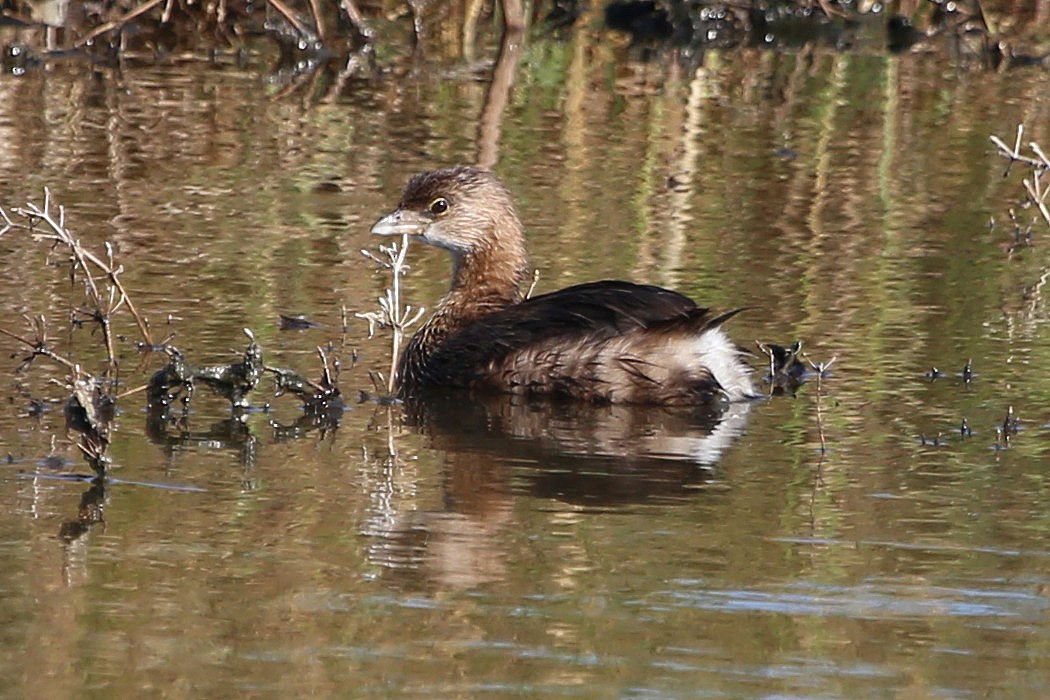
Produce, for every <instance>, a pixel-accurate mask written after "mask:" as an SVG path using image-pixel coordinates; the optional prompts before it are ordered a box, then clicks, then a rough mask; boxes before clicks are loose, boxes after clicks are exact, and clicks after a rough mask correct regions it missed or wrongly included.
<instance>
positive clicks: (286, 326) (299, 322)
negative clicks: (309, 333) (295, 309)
mask: <svg viewBox="0 0 1050 700" xmlns="http://www.w3.org/2000/svg"><path fill="white" fill-rule="evenodd" d="M279 319H280V325H279V327H280V329H281V330H282V331H302V330H309V329H311V328H320V324H319V323H315V322H313V321H311V320H310V319H308V318H307V317H306V316H287V315H285V314H279Z"/></svg>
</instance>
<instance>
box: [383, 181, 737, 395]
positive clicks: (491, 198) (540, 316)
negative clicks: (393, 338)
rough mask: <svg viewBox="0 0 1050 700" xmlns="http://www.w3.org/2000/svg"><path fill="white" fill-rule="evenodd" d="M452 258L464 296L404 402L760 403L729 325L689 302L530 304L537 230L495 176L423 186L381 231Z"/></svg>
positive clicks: (561, 294)
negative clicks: (450, 392)
mask: <svg viewBox="0 0 1050 700" xmlns="http://www.w3.org/2000/svg"><path fill="white" fill-rule="evenodd" d="M372 233H373V234H377V235H382V236H397V235H403V234H409V235H410V236H412V237H413V238H418V239H419V240H421V241H423V242H425V243H428V244H430V245H432V246H436V247H438V248H443V249H444V250H446V251H448V252H449V253H450V254H451V256H452V284H451V287H450V288H449V291H448V292H447V293H446V294H445V296H444V297H443V298H442V299H441V300H440V301H439V302H438V304H437V306H436V308H435V310H434V313H433V315H432V316H431V317H430V318H429V320H427V321H426V323H425V324H424V325H423V326H422V327H421V328H420V330H419V331H418V332H417V333H416V334H415V335H414V336H413V337H412V339H411V340H410V341H409V343H408V345H407V346H406V347H405V350H404V352H403V353H402V355H401V357H400V359H399V361H398V367H397V373H396V385H397V387H398V391H399V395H400V396H402V397H403V398H412V397H415V396H417V395H418V394H420V393H421V392H424V391H429V390H435V389H438V390H444V389H472V390H479V391H483V390H495V391H501V392H511V393H517V394H546V395H550V396H553V397H560V398H570V399H578V400H584V401H590V402H596V403H630V404H655V405H668V406H694V405H695V406H717V405H720V404H724V403H725V402H726V401H727V400H728V401H739V400H743V399H747V398H750V397H751V395H752V387H751V379H750V368H749V367H748V366H747V364H746V363H745V362H743V360H742V354H743V353H744V351H743V350H741V349H740V348H738V347H737V346H736V345H735V344H734V343H733V342H732V341H731V340H730V339H729V337H728V336H727V335H726V333H725V332H724V331H723V330H722V324H723V322H725V321H726V320H727V319H728V318H730V317H731V316H733V315H734V314H735V313H736V311H729V312H728V313H723V314H721V315H717V314H713V313H712V312H710V311H709V310H708V309H705V308H701V307H699V306H697V305H696V304H695V303H694V302H693V301H692V300H691V299H689V298H688V297H686V296H683V295H682V294H679V293H677V292H674V291H671V290H669V289H664V288H661V287H656V286H652V285H646V284H634V283H632V282H622V281H614V280H604V281H600V282H589V283H585V284H578V285H575V286H572V287H567V288H565V289H561V290H558V291H556V292H550V293H548V294H543V295H540V296H535V297H532V298H529V299H526V298H525V296H524V294H523V292H522V287H523V285H524V283H525V281H526V277H527V276H528V271H529V262H528V255H527V253H526V249H525V229H524V227H523V226H522V223H521V220H520V219H519V218H518V214H517V211H516V210H515V207H514V202H513V201H512V198H511V195H510V193H509V192H508V190H507V188H506V187H505V186H504V185H503V183H502V182H501V181H500V179H499V178H498V177H497V176H496V175H495V174H494V173H492V172H491V171H488V170H485V169H482V168H476V167H471V166H463V165H461V166H456V167H451V168H444V169H441V170H433V171H430V172H425V173H420V174H418V175H415V176H414V177H412V178H411V179H410V180H409V181H408V184H407V186H406V187H405V190H404V193H403V194H402V196H401V201H400V202H399V203H398V205H397V208H396V209H395V210H394V211H392V212H391V213H389V214H387V215H386V216H384V217H383V218H381V219H380V220H379V221H377V222H376V223H375V225H374V226H373V227H372Z"/></svg>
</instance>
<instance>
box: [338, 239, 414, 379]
mask: <svg viewBox="0 0 1050 700" xmlns="http://www.w3.org/2000/svg"><path fill="white" fill-rule="evenodd" d="M379 252H380V255H376V254H375V253H373V252H371V251H369V250H362V251H361V255H364V256H365V257H366V258H368V259H369V260H371V261H372V262H374V263H375V264H376V265H378V266H379V267H380V269H383V270H389V271H390V274H391V277H392V278H393V279H392V280H391V282H390V286H389V287H387V289H386V292H385V293H384V294H383V296H381V297H379V298H378V299H377V301H378V303H379V309H378V310H376V311H367V312H362V313H356V314H354V316H356V317H357V318H362V319H364V320H365V321H367V322H368V337H369V338H372V337H373V336H375V331H376V327H379V328H389V329H390V331H391V339H390V371H389V373H388V374H387V376H386V378H385V381H386V390H387V394H389V395H393V394H394V389H395V382H396V375H397V361H398V358H399V357H400V356H401V347H402V345H403V343H404V338H405V332H406V331H407V330H408V329H409V328H410V327H412V326H413V325H415V324H416V323H417V322H418V321H419V319H420V318H422V317H423V314H424V312H425V311H426V309H424V308H423V307H419V308H418V309H413V308H412V307H411V306H410V305H405V306H402V304H401V278H402V277H403V276H404V275H405V274H406V273H407V272H408V265H406V264H405V256H406V255H407V254H408V235H407V234H406V235H404V236H402V237H401V245H398V244H397V243H396V242H395V243H392V244H391V245H388V246H387V245H381V246H379ZM379 378H380V380H382V379H383V377H382V374H379Z"/></svg>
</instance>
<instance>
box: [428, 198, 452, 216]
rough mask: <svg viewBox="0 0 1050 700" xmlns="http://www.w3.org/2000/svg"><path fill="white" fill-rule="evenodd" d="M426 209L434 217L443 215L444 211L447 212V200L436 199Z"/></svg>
mask: <svg viewBox="0 0 1050 700" xmlns="http://www.w3.org/2000/svg"><path fill="white" fill-rule="evenodd" d="M427 209H429V210H430V213H431V214H434V215H435V216H437V215H438V214H444V213H445V212H446V211H448V200H447V199H445V198H444V197H438V198H437V199H435V200H434V201H433V202H431V203H430V206H429V207H427Z"/></svg>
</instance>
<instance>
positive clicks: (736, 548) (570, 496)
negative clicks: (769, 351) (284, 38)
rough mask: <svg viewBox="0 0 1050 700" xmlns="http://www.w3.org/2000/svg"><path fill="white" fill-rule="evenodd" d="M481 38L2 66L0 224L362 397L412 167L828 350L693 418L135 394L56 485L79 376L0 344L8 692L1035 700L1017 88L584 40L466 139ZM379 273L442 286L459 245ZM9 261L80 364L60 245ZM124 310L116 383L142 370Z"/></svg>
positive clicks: (589, 275) (1043, 600)
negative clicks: (318, 66)
mask: <svg viewBox="0 0 1050 700" xmlns="http://www.w3.org/2000/svg"><path fill="white" fill-rule="evenodd" d="M482 54H483V55H482V56H480V59H479V60H481V63H480V64H479V65H478V66H475V65H473V64H469V65H467V67H466V68H464V64H463V63H462V62H460V61H459V60H457V59H453V58H446V57H444V56H442V57H440V58H439V59H435V60H432V61H425V60H413V59H411V58H407V57H393V58H390V57H387V58H384V59H382V60H384V61H386V63H384V64H383V65H384V66H385V67H384V68H383V69H382V70H377V71H375V72H374V73H372V74H370V75H368V76H365V77H352V78H350V79H348V80H346V81H344V82H343V83H338V84H332V85H329V86H323V87H322V86H318V85H314V84H306V85H300V84H297V83H294V82H292V83H285V84H282V83H281V82H280V81H279V80H277V79H275V78H274V73H272V72H271V71H270V70H269V69H268V66H267V64H266V62H265V61H263V60H261V59H258V60H248V61H246V62H244V63H238V62H221V61H220V62H207V61H179V60H170V61H166V62H160V63H158V64H142V65H134V64H132V65H127V66H123V65H120V66H105V65H90V64H87V63H85V62H79V61H68V62H61V61H59V62H55V63H52V64H48V66H47V67H46V68H39V69H35V70H29V71H26V72H25V73H24V74H22V75H12V74H5V75H3V76H2V77H0V200H2V201H0V203H2V204H3V206H4V207H5V208H10V207H12V206H21V205H24V204H25V203H26V202H29V201H33V202H37V203H41V202H42V201H43V191H44V188H45V187H48V188H50V191H51V193H52V196H53V198H54V201H55V202H57V204H61V205H62V206H63V207H64V211H65V217H66V223H67V225H68V227H69V228H70V229H71V230H73V232H74V233H75V234H76V235H77V236H79V237H80V238H81V239H82V241H83V242H84V244H85V245H87V246H88V247H90V248H92V249H93V250H102V246H103V245H104V243H105V242H106V241H109V242H111V243H112V244H113V246H114V248H115V250H116V252H117V256H118V261H119V264H120V265H122V266H123V268H124V272H123V274H122V277H121V279H122V281H123V283H124V285H125V286H126V288H127V289H128V290H129V294H130V295H131V296H132V298H133V299H134V302H135V304H136V306H137V308H138V310H139V311H140V312H141V313H142V314H143V315H144V316H145V317H147V318H148V319H149V320H150V323H151V328H152V331H153V334H154V336H156V338H157V340H159V339H160V338H163V337H164V336H166V335H168V334H169V333H174V334H175V337H174V340H172V342H173V343H174V344H175V345H177V346H178V347H179V349H180V350H181V351H182V352H183V353H185V354H186V355H187V356H188V357H192V358H193V360H194V361H195V362H199V363H222V362H230V361H231V359H236V357H237V355H238V354H239V353H241V352H243V349H244V346H245V344H246V340H245V338H244V335H243V334H242V330H241V329H243V328H248V329H251V331H252V332H253V333H254V336H255V338H256V340H257V341H258V343H259V345H260V347H261V348H262V349H263V351H264V353H265V361H266V363H267V364H269V365H275V366H281V367H289V368H292V369H295V370H297V371H299V372H301V373H303V374H304V375H307V376H318V375H319V373H320V368H321V362H320V360H319V359H318V357H317V355H316V351H315V348H316V347H318V346H324V347H327V348H329V354H330V355H331V356H332V357H333V358H334V357H338V358H339V359H340V360H341V371H340V375H339V383H340V386H341V388H342V391H343V394H344V396H346V397H347V398H348V399H353V398H355V397H356V396H357V395H358V392H361V391H365V392H371V391H372V390H373V385H372V382H371V380H370V379H369V372H370V371H372V372H375V371H385V369H386V367H387V365H388V363H389V359H388V356H387V354H388V352H389V338H388V336H387V335H386V334H384V333H382V332H380V333H379V335H378V337H376V338H373V339H369V338H368V334H367V331H368V328H367V324H365V323H364V322H363V321H361V320H359V319H355V318H354V317H353V314H354V313H356V312H365V311H370V310H372V309H374V308H375V307H376V298H377V297H379V296H380V295H381V294H383V292H384V290H385V288H386V286H387V284H388V281H389V277H388V275H387V274H386V273H384V272H383V271H379V270H377V269H376V268H375V265H374V264H373V263H371V262H369V261H368V260H367V259H366V258H365V257H363V256H362V255H361V253H360V250H361V249H363V248H364V249H370V250H376V249H377V245H378V244H379V242H380V241H377V240H375V239H373V237H371V236H370V234H369V228H370V226H371V224H372V223H373V222H374V221H375V220H376V219H377V218H379V216H381V215H382V214H384V213H385V212H387V211H389V210H390V209H391V208H392V207H393V206H394V205H395V204H396V202H397V200H398V197H399V195H400V192H401V189H402V187H403V186H404V184H405V181H406V180H407V178H408V177H409V176H410V175H411V174H413V173H415V172H418V171H420V170H425V169H429V168H432V167H437V166H441V165H447V164H452V163H459V162H476V161H478V160H479V159H482V160H484V159H489V160H490V161H491V162H492V163H493V167H494V169H495V170H496V171H497V172H498V173H499V174H500V175H501V176H502V177H503V178H504V180H505V182H506V183H507V186H508V187H509V189H510V190H511V191H512V192H513V194H514V196H515V199H516V201H517V204H518V207H519V212H520V214H521V218H522V220H523V221H524V222H525V224H526V227H527V229H528V236H529V246H530V252H531V255H532V261H533V264H534V266H535V267H536V269H537V270H538V271H539V277H538V282H537V290H538V291H547V290H553V289H557V288H560V287H562V286H565V285H568V284H571V283H575V282H582V281H587V280H594V279H603V278H621V279H631V280H635V281H643V282H649V283H654V284H659V285H664V286H669V287H673V288H675V289H678V290H680V291H682V292H684V293H686V294H688V295H690V296H692V297H693V298H695V299H697V300H698V301H699V302H700V303H702V304H703V305H709V306H711V307H713V308H717V309H722V310H728V309H733V308H737V307H746V311H745V312H743V313H741V314H739V315H738V316H736V317H734V318H733V319H732V321H730V322H729V324H728V325H727V328H728V330H729V332H730V334H731V335H732V336H733V338H734V339H735V340H736V341H737V342H739V343H740V344H742V345H745V346H747V347H752V348H753V347H754V346H755V342H756V341H761V342H764V343H770V342H772V343H777V344H780V345H789V344H790V343H792V342H794V341H795V340H801V341H802V342H803V350H804V352H805V353H806V357H807V358H808V360H809V361H811V362H812V363H814V364H815V365H820V364H823V365H825V366H828V368H827V371H826V372H824V374H823V375H821V376H817V375H816V374H815V373H812V372H811V376H810V378H809V381H807V382H805V383H804V384H802V385H801V386H800V387H798V388H797V390H795V391H794V392H790V391H789V392H785V393H781V394H778V395H775V396H770V397H768V398H767V399H764V400H760V401H757V402H754V403H751V404H748V405H738V406H734V407H732V408H731V409H730V411H729V412H728V413H727V414H725V415H724V416H721V417H719V418H716V419H711V418H710V417H707V418H702V417H697V416H696V415H692V414H682V413H680V412H673V411H668V410H663V409H652V408H649V409H643V408H626V407H580V406H566V405H564V404H550V403H545V402H542V401H531V400H529V401H525V400H520V399H509V398H506V399H488V400H481V399H477V400H474V401H466V400H463V399H462V398H460V399H459V400H452V401H449V402H447V403H438V404H434V405H429V406H427V407H426V408H425V409H424V410H423V411H422V414H420V413H419V412H409V411H407V410H406V409H405V407H403V406H401V405H387V404H377V403H375V402H370V401H365V402H361V403H356V402H354V401H352V400H351V401H350V402H349V405H348V407H347V410H346V411H345V413H343V414H342V416H341V417H340V418H339V419H338V420H337V421H336V422H333V423H325V424H322V425H318V424H316V423H311V422H309V421H303V420H301V419H302V415H301V412H300V408H299V405H298V403H297V402H296V401H295V400H294V398H292V397H288V396H283V397H274V396H273V392H272V382H271V380H270V379H264V380H263V382H262V383H261V384H260V386H259V387H258V389H257V390H256V391H255V392H254V393H253V394H252V395H251V396H250V401H251V403H252V405H253V407H254V408H255V409H263V407H266V406H268V407H269V409H268V410H253V411H251V412H249V413H247V414H246V415H245V416H243V417H241V418H235V417H233V416H232V415H231V411H230V406H229V403H228V402H226V401H225V400H223V399H221V398H219V397H216V396H212V395H210V394H209V393H208V392H207V391H204V390H200V391H199V392H198V393H197V394H196V395H195V396H194V398H193V400H192V403H191V406H190V409H189V411H188V414H187V416H186V419H185V421H182V422H181V423H179V424H178V425H172V424H165V425H161V426H158V425H157V424H156V423H154V422H152V421H151V420H150V417H149V416H148V415H147V412H146V407H145V403H146V402H145V398H144V395H143V394H142V393H138V394H131V395H129V396H127V397H124V398H122V399H121V400H120V402H119V405H118V414H117V416H116V419H115V427H114V431H113V437H112V443H111V446H110V455H111V457H112V460H113V461H112V466H111V471H110V474H111V476H112V479H110V480H109V481H107V483H106V485H105V487H104V490H100V489H99V488H98V487H94V488H92V487H91V485H90V484H89V483H87V482H86V481H84V480H77V479H71V478H68V477H69V476H70V475H82V474H89V473H90V469H89V468H88V467H87V466H86V465H85V463H84V461H83V459H82V457H81V455H80V452H79V450H78V448H77V446H76V442H77V441H76V436H75V435H73V434H70V433H67V431H66V427H65V418H64V415H63V409H62V403H61V400H62V399H63V398H64V396H65V390H64V389H63V388H62V386H56V382H58V383H60V384H61V383H64V381H65V378H66V377H67V375H68V371H67V370H66V369H65V368H64V367H62V366H59V365H56V364H54V363H48V362H47V360H46V359H43V358H38V359H37V360H35V361H34V362H33V363H32V365H31V366H30V367H29V368H28V369H27V370H25V371H21V372H19V371H17V370H18V368H19V365H20V363H21V360H22V358H23V357H24V356H25V355H26V354H27V349H26V348H25V347H24V346H22V345H20V344H19V343H17V342H16V341H15V340H12V339H11V338H8V337H3V338H0V350H2V353H0V370H2V372H3V377H4V379H3V386H4V387H5V388H6V391H5V392H4V394H3V399H4V400H3V401H2V402H0V449H2V450H3V453H5V454H6V455H7V459H6V464H5V465H3V466H0V503H2V504H3V512H4V516H3V517H2V518H0V551H2V558H0V619H2V620H3V622H4V624H3V625H2V627H0V630H2V631H0V648H2V649H3V650H4V653H2V654H0V676H2V677H3V678H4V679H5V683H4V686H5V688H4V690H3V691H2V694H3V695H4V696H5V697H6V696H10V697H72V696H84V697H93V696H105V697H115V696H132V695H141V694H143V693H148V694H155V695H166V696H178V697H185V696H194V697H200V696H212V697H220V696H249V695H252V696H254V695H263V696H289V695H293V694H297V695H307V694H308V695H334V696H348V695H381V696H403V695H415V696H425V697H468V696H469V697H475V696H500V695H508V696H515V695H516V696H529V697H531V696H541V695H555V696H558V695H564V696H579V697H798V698H802V697H806V698H828V697H915V698H948V697H951V698H965V697H1011V698H1024V697H1030V698H1039V697H1044V696H1045V693H1046V690H1045V689H1046V687H1047V686H1048V684H1050V597H1048V591H1050V537H1048V535H1050V477H1048V473H1050V401H1048V400H1050V373H1048V372H1047V368H1048V367H1050V323H1048V307H1047V303H1046V298H1045V296H1044V293H1045V292H1046V289H1045V283H1046V281H1047V278H1048V275H1050V255H1048V252H1047V251H1048V248H1047V240H1048V234H1050V228H1048V227H1047V225H1046V223H1045V222H1043V221H1042V220H1041V219H1040V218H1039V217H1038V216H1037V215H1036V214H1035V213H1034V212H1033V210H1032V209H1030V208H1023V207H1022V206H1021V204H1020V203H1021V202H1022V200H1023V199H1024V188H1023V185H1022V184H1021V179H1022V177H1023V176H1024V175H1025V170H1024V168H1023V167H1021V165H1019V164H1017V165H1014V166H1013V167H1012V168H1011V169H1010V171H1009V172H1007V161H1006V160H1005V159H1003V158H1002V157H1000V156H999V155H997V153H996V150H995V148H994V146H993V145H992V143H991V142H990V141H989V137H990V136H991V135H998V136H1000V137H1002V138H1003V139H1004V140H1006V141H1008V142H1010V143H1011V144H1012V143H1013V140H1014V136H1015V134H1016V130H1017V126H1018V125H1019V124H1023V125H1024V126H1025V127H1026V131H1025V137H1024V141H1025V142H1027V141H1035V142H1039V143H1042V144H1043V145H1044V146H1046V147H1050V80H1047V73H1046V70H1045V68H1042V67H1040V66H1037V65H1036V66H1029V67H1025V66H1021V67H1015V68H1012V69H1010V70H1000V71H985V70H980V69H978V68H976V67H973V66H969V65H963V64H961V63H959V62H957V61H955V60H954V59H953V58H952V57H950V56H948V55H945V54H935V55H930V54H929V53H927V52H913V53H903V54H899V55H897V54H890V53H887V52H885V51H883V50H881V49H874V50H873V49H868V48H864V47H857V48H855V49H854V50H850V51H840V50H836V49H835V48H833V47H821V46H815V45H809V46H805V47H802V48H799V49H796V50H767V49H760V48H735V49H731V50H729V49H727V50H709V51H706V52H704V53H703V54H701V55H693V56H691V57H685V58H680V59H675V58H674V57H672V56H669V55H665V54H663V53H659V52H657V54H655V55H654V54H650V53H647V52H640V51H638V50H637V47H635V46H632V45H630V44H629V43H628V42H626V41H625V40H624V39H623V38H622V37H620V36H619V35H616V34H611V33H608V32H602V31H593V30H592V29H590V28H588V27H586V26H582V27H579V28H576V29H574V30H573V31H571V32H567V33H565V34H550V33H542V32H536V33H534V34H530V35H529V38H528V39H527V40H526V41H524V43H523V44H522V47H521V53H520V56H516V57H515V58H516V59H517V60H516V65H513V66H512V67H511V68H512V72H511V78H512V83H511V85H510V86H509V89H508V90H507V92H506V104H505V105H504V106H503V109H502V111H497V113H496V116H495V117H493V113H492V111H491V107H492V104H491V100H490V99H489V97H490V86H491V84H492V83H491V81H490V75H491V64H492V62H493V60H494V59H495V56H496V49H495V47H492V46H490V47H488V48H487V49H485V50H484V51H483V52H482ZM381 58H382V57H381ZM1004 173H1006V175H1005V176H1004ZM1029 228H1030V235H1027V233H1026V232H1027V231H1029ZM409 261H410V263H411V270H410V272H409V273H408V275H407V277H406V278H405V280H404V286H405V291H404V293H405V295H406V297H407V298H408V300H409V302H410V303H412V304H414V305H423V306H426V307H427V308H431V307H432V306H433V304H434V303H435V301H436V300H437V299H438V298H439V297H440V296H441V294H442V293H443V292H444V291H445V289H446V288H447V285H448V278H449V265H448V260H447V258H446V257H445V255H443V254H442V253H441V252H440V251H437V250H433V249H430V248H428V247H426V246H413V247H412V248H411V249H410V251H409ZM0 273H2V274H3V277H4V278H5V279H7V280H8V284H7V285H5V287H4V290H3V291H0V309H2V311H3V319H4V320H3V322H2V324H0V325H2V327H3V328H5V329H6V330H8V331H11V332H14V333H17V334H23V333H28V332H29V331H27V330H26V325H25V321H24V320H23V319H22V316H23V314H28V315H30V316H36V315H43V316H44V317H45V318H46V320H47V322H48V327H49V332H50V337H51V338H52V339H53V342H54V343H55V347H57V348H59V349H60V351H61V352H62V353H63V355H66V356H71V357H76V358H77V361H78V362H83V363H85V365H92V366H100V365H101V362H102V360H103V358H104V353H103V352H102V349H101V347H100V341H99V338H98V336H97V334H96V333H93V332H92V329H91V327H90V326H84V327H81V328H78V329H76V330H72V331H70V330H69V328H70V317H71V314H72V313H74V312H75V311H76V309H77V308H78V307H79V305H80V304H81V303H82V302H81V300H82V298H83V296H82V289H81V288H80V287H79V286H71V285H70V282H69V269H68V266H67V265H65V264H64V259H63V254H62V252H61V251H54V250H50V249H49V248H48V247H47V245H46V244H42V243H38V242H33V241H31V240H30V238H29V237H28V236H26V235H25V234H24V233H23V232H19V231H10V232H8V233H6V234H5V235H4V236H3V237H0ZM282 314H283V315H288V316H296V315H304V316H305V317H306V318H308V319H309V320H310V321H312V322H313V323H312V324H311V325H310V327H308V328H305V329H302V330H282V329H281V322H280V315H282ZM344 321H345V323H346V328H345V329H344ZM116 325H117V326H118V327H117V329H116V330H117V335H118V337H117V346H118V347H117V350H118V353H119V355H120V356H121V359H122V364H121V375H122V376H121V381H122V383H123V385H124V386H126V387H127V388H129V389H132V388H135V387H138V386H141V385H142V384H144V383H145V382H146V381H147V380H148V378H149V377H150V375H151V374H152V373H153V372H154V371H156V370H157V369H158V368H159V367H160V366H161V365H162V364H163V360H162V359H161V358H160V357H157V356H156V355H152V356H151V355H140V354H139V353H138V352H137V351H136V348H135V344H134V341H135V339H136V336H135V329H134V324H133V323H132V322H131V320H130V318H129V317H127V316H126V315H125V316H121V317H120V318H119V321H117V322H116ZM355 355H356V361H354V357H355ZM968 363H969V366H970V368H971V370H972V376H971V375H970V374H969V373H967V374H966V376H964V373H963V369H964V367H966V366H967V365H968ZM753 364H754V365H755V368H756V369H755V376H756V379H760V378H761V377H762V376H763V375H764V374H765V373H766V369H765V365H764V360H763V358H762V357H761V356H760V355H759V354H757V351H756V355H755V358H754V362H753ZM933 368H937V371H936V372H935V371H934V370H933ZM759 385H760V386H761V387H762V388H763V393H767V388H768V387H767V385H766V384H765V383H764V382H762V381H759ZM100 509H101V513H100V512H99V510H100ZM92 513H94V514H95V515H97V516H99V517H95V518H92V517H89V516H90V515H91V514H92ZM99 520H101V521H99Z"/></svg>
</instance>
